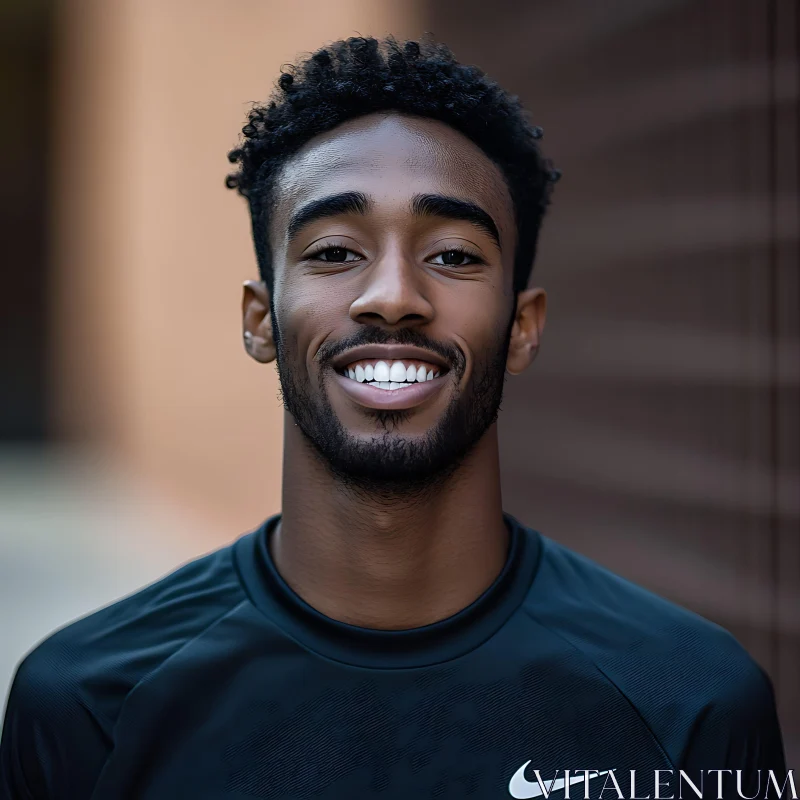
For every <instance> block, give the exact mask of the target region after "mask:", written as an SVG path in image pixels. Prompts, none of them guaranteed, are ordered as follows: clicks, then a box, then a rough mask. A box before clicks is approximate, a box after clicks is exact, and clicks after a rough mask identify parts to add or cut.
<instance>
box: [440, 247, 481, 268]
mask: <svg viewBox="0 0 800 800" xmlns="http://www.w3.org/2000/svg"><path fill="white" fill-rule="evenodd" d="M477 260H478V259H477V258H475V257H474V256H471V255H470V254H469V253H465V252H464V251H463V250H445V251H444V252H442V253H438V254H437V255H435V256H434V257H433V258H432V259H431V260H430V261H431V263H432V264H441V265H442V266H445V267H465V266H467V264H475V263H476V262H477Z"/></svg>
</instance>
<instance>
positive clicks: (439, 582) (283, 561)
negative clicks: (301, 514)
mask: <svg viewBox="0 0 800 800" xmlns="http://www.w3.org/2000/svg"><path fill="white" fill-rule="evenodd" d="M495 521H496V524H495V525H492V526H485V527H481V528H480V529H479V528H477V527H475V526H470V525H469V524H468V522H467V520H466V519H465V520H463V521H461V520H459V519H458V518H456V519H454V520H452V521H451V524H445V525H441V524H440V525H438V526H437V524H436V521H435V520H430V519H428V524H426V520H425V514H419V515H411V514H406V516H405V518H404V519H400V520H398V516H397V514H396V513H394V512H377V513H376V514H375V515H374V518H373V519H371V520H370V521H369V522H368V523H366V524H365V523H364V521H360V522H359V521H353V520H351V521H350V522H349V524H348V529H347V532H346V535H344V536H343V535H341V534H340V533H337V528H335V527H328V526H322V528H319V527H317V529H316V531H315V536H314V538H313V540H310V539H307V538H305V537H302V536H301V537H299V538H298V537H297V536H296V535H295V528H294V526H293V525H292V524H291V521H288V522H287V520H286V519H285V518H284V519H282V520H281V522H280V523H279V525H278V526H277V528H276V530H275V531H274V532H273V535H272V537H271V541H270V552H271V556H272V560H273V562H274V564H275V566H276V568H277V570H278V572H279V573H280V575H281V576H282V578H283V579H284V581H285V582H286V583H287V584H288V585H289V587H290V588H291V589H292V590H293V591H294V592H295V593H296V594H297V595H298V596H299V597H301V598H302V599H303V600H304V601H305V602H306V603H308V604H309V605H310V606H311V607H312V608H314V609H316V610H317V611H319V612H320V613H322V614H324V615H325V616H328V617H330V618H332V619H335V620H337V621H339V622H344V623H347V624H350V625H355V626H357V627H362V628H371V629H377V630H408V629H412V628H419V627H423V626H426V625H431V624H433V623H435V622H439V621H441V620H443V619H446V618H448V617H451V616H453V615H454V614H457V613H458V612H459V611H461V610H462V609H464V608H466V607H467V606H468V605H470V604H471V603H473V602H474V601H475V600H476V599H477V598H478V597H479V596H480V595H481V594H483V593H484V592H485V591H486V589H488V588H489V587H490V586H491V584H492V583H493V582H494V580H495V579H496V578H497V576H498V575H499V574H500V572H501V571H502V569H503V567H504V565H505V561H506V558H507V553H508V531H507V529H506V527H505V524H504V522H503V520H502V513H500V514H498V516H497V517H496V520H495Z"/></svg>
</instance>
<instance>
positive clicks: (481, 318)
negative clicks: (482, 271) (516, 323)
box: [439, 285, 511, 360]
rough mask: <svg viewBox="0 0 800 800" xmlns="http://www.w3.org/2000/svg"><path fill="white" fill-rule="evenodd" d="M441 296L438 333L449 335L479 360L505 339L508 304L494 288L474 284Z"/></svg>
mask: <svg viewBox="0 0 800 800" xmlns="http://www.w3.org/2000/svg"><path fill="white" fill-rule="evenodd" d="M464 289H465V290H464V291H453V292H452V293H448V295H446V296H444V297H443V298H442V300H441V303H440V308H441V312H440V314H439V318H440V322H441V330H442V331H446V332H451V333H452V334H454V335H455V336H456V337H457V338H458V339H461V340H463V343H464V344H466V346H467V347H468V348H469V350H470V352H471V357H472V358H473V359H476V360H481V358H482V356H483V355H484V354H485V353H487V352H488V351H493V350H494V349H495V348H496V347H497V343H498V342H499V341H500V340H501V339H502V338H503V337H504V336H505V332H506V328H507V327H508V323H509V322H510V318H511V301H510V299H509V297H508V296H507V295H505V294H504V293H502V292H501V291H499V290H498V289H497V288H496V287H491V286H487V285H475V286H474V287H473V286H467V287H464Z"/></svg>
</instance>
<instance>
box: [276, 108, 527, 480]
mask: <svg viewBox="0 0 800 800" xmlns="http://www.w3.org/2000/svg"><path fill="white" fill-rule="evenodd" d="M274 198H275V199H274V211H273V214H272V216H271V223H270V231H269V235H270V241H271V244H272V255H273V267H274V275H275V283H274V291H273V295H272V303H271V305H272V309H273V332H274V336H275V345H276V349H277V359H278V369H279V374H280V382H281V389H282V394H283V398H284V403H285V405H286V408H287V410H288V411H289V413H290V414H291V415H292V417H293V418H294V420H295V422H296V423H297V425H298V426H299V428H300V430H301V431H302V433H303V434H304V435H305V436H306V437H307V439H308V440H309V441H310V442H311V443H312V444H313V446H314V447H315V448H316V451H317V452H318V453H319V454H320V455H321V456H322V458H323V459H324V461H325V462H326V463H327V464H328V466H329V467H330V468H331V469H332V470H333V471H334V472H335V473H336V474H337V475H338V476H339V477H340V478H342V479H344V480H347V481H350V482H352V483H354V484H356V485H360V486H364V487H370V488H373V489H375V488H382V489H389V490H391V489H392V488H395V489H402V488H404V487H405V488H412V487H415V486H419V485H420V484H426V483H427V484H429V483H430V482H431V481H434V480H436V479H441V478H442V477H444V476H446V475H448V474H451V473H452V471H453V470H454V469H455V468H456V467H457V466H458V464H459V463H461V461H462V460H463V458H464V456H465V455H466V454H467V453H468V452H469V451H470V450H471V449H472V447H473V446H474V445H475V444H476V443H477V442H478V441H479V440H480V439H481V437H482V436H483V435H484V434H485V433H486V431H487V429H488V428H489V427H490V426H491V425H492V423H493V422H494V421H495V419H496V415H497V411H498V409H499V405H500V400H501V396H502V389H503V380H504V371H505V366H506V356H507V351H508V341H509V334H510V330H511V323H512V315H513V311H514V297H513V292H512V264H513V256H514V246H515V239H516V228H515V221H514V209H513V204H512V201H511V197H510V195H509V192H508V189H507V187H506V184H505V181H504V179H503V176H502V174H501V172H500V170H499V169H498V168H497V167H496V166H495V165H494V164H493V163H492V162H491V161H490V160H489V159H488V158H487V157H486V156H485V155H484V154H483V152H482V151H481V150H480V149H479V148H478V147H477V146H476V145H474V144H473V143H472V142H470V141H469V140H468V139H466V138H465V137H463V136H462V135H461V134H459V133H457V132H456V131H454V130H453V129H451V128H449V127H448V126H446V125H444V124H442V123H439V122H436V121H432V120H419V119H410V118H404V117H400V116H397V115H370V116H368V117H363V118H360V119H358V120H355V121H352V122H349V123H347V124H345V125H342V126H340V127H338V128H336V129H335V130H333V131H331V132H329V133H327V134H324V135H322V136H319V137H317V138H315V139H314V140H313V141H312V142H310V143H309V144H308V145H306V147H304V148H303V149H302V150H301V151H300V152H299V153H298V154H297V155H296V156H295V157H293V158H292V159H291V160H290V161H289V162H288V163H287V164H286V165H285V166H284V168H283V169H282V171H281V173H280V175H279V176H278V179H277V181H276V184H275V190H274Z"/></svg>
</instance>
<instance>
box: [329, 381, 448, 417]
mask: <svg viewBox="0 0 800 800" xmlns="http://www.w3.org/2000/svg"><path fill="white" fill-rule="evenodd" d="M334 375H335V378H336V381H337V382H338V383H339V385H340V386H341V387H342V389H343V390H344V392H345V394H346V395H347V396H348V397H350V398H351V399H352V400H354V401H355V402H356V403H358V404H359V405H360V406H364V407H365V408H380V409H388V410H391V409H397V410H402V409H405V408H413V407H414V406H418V405H420V403H423V402H425V400H427V399H428V398H430V397H433V395H435V394H436V393H437V392H439V391H441V390H442V388H443V387H444V385H445V375H439V376H438V377H436V378H433V379H431V380H429V381H423V382H422V383H410V384H409V385H408V386H404V387H403V388H402V389H381V388H379V387H377V386H370V385H369V384H367V383H359V382H358V381H354V380H353V379H352V378H346V377H345V376H344V375H340V374H339V373H338V372H336V373H334Z"/></svg>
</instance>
